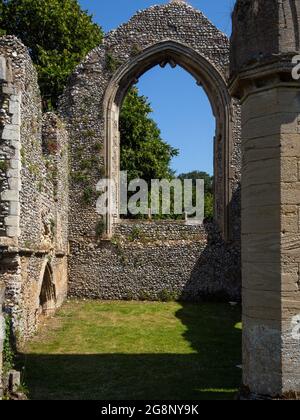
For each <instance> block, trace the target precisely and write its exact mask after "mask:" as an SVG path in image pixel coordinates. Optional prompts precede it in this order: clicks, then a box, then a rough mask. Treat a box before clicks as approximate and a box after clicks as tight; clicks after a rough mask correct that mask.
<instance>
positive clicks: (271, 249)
mask: <svg viewBox="0 0 300 420" xmlns="http://www.w3.org/2000/svg"><path fill="white" fill-rule="evenodd" d="M299 11H300V0H295V1H288V0H283V1H276V0H265V1H258V0H254V1H249V0H239V1H237V2H236V7H235V10H234V13H233V34H232V38H231V49H230V51H229V41H228V39H227V37H226V36H225V35H224V34H222V33H221V32H220V31H218V30H217V29H216V28H215V27H214V26H213V25H212V24H211V23H210V22H209V21H208V20H207V19H206V18H205V16H204V15H203V14H202V13H201V12H199V11H197V10H195V9H194V8H192V7H191V6H189V5H188V4H186V3H185V2H183V1H179V0H178V1H175V0H174V1H171V2H170V3H168V4H165V5H161V6H153V7H150V8H149V9H147V10H145V11H140V12H138V13H137V14H136V15H135V16H134V17H133V18H132V19H131V20H130V21H129V22H128V23H127V24H125V25H122V26H120V27H119V28H118V29H117V30H115V31H112V32H110V33H109V34H108V35H107V36H106V37H105V39H104V42H103V44H101V45H100V46H99V47H98V48H96V49H95V50H93V51H91V53H90V54H89V55H88V56H87V57H86V59H85V60H84V61H83V62H82V63H81V64H80V65H79V66H78V67H77V69H76V70H75V72H74V74H73V75H72V76H71V77H70V79H69V83H68V86H67V88H66V90H65V93H64V95H63V96H62V98H61V100H60V109H59V114H60V116H58V115H55V114H52V113H48V114H45V115H42V108H41V98H40V92H39V89H38V85H37V76H36V72H35V69H34V66H33V64H32V62H31V59H30V57H29V54H28V51H27V49H26V48H25V47H24V46H23V45H22V44H21V43H20V41H18V40H17V39H16V38H14V37H10V36H8V37H2V38H0V285H2V284H3V285H4V289H5V297H4V308H5V312H6V314H7V315H8V316H10V318H11V323H12V328H13V332H14V335H15V338H16V339H17V344H20V343H22V342H23V341H24V340H26V339H28V338H29V337H31V336H32V334H34V332H35V331H36V328H37V326H38V323H39V322H40V319H41V317H42V315H43V309H44V308H43V305H41V298H40V296H41V295H42V296H45V289H44V287H45V284H46V286H47V289H46V290H50V291H51V305H52V306H51V308H50V309H51V311H52V310H55V309H56V308H57V307H59V306H60V305H61V304H62V302H63V301H64V299H65V297H66V296H67V292H68V290H67V289H68V287H69V296H76V297H80V298H101V299H143V300H152V299H161V300H168V299H170V298H178V297H180V298H181V299H185V300H189V301H199V300H200V301H201V300H204V299H211V298H212V299H222V300H224V299H231V300H235V299H239V296H240V289H241V282H240V270H241V259H242V271H243V336H244V339H243V359H244V361H243V383H244V387H243V393H242V394H241V395H242V398H248V399H263V398H274V397H275V398H295V397H297V395H298V396H299V393H300V346H299V343H300V337H299V335H300V334H299V322H300V280H299V272H300V247H299V242H300V228H299V221H300V195H299V186H300V146H299V144H300V138H299V135H300V134H299V133H300V130H299V120H300V119H299V114H300V106H299V93H300V92H299V90H300V85H299V83H296V82H295V81H293V80H292V79H291V68H292V64H291V57H292V55H293V54H294V53H295V52H297V53H299V50H300V34H299V24H300V17H299ZM167 64H170V65H171V66H172V67H174V66H175V65H180V66H182V67H183V68H185V69H186V70H187V71H189V72H190V73H191V75H192V76H193V77H194V78H195V83H197V85H200V86H203V88H204V89H205V91H206V93H207V95H208V97H209V99H210V101H211V104H212V108H213V112H214V115H215V117H216V135H215V139H214V167H215V173H214V179H215V191H214V196H215V220H214V222H213V223H204V225H202V226H199V225H198V226H196V225H194V226H191V225H188V224H186V223H184V222H161V223H155V222H132V221H122V220H120V218H119V215H118V214H115V215H113V217H107V218H106V219H102V218H100V217H99V216H98V215H97V213H96V210H95V208H96V200H97V195H96V191H95V190H96V184H97V183H98V181H99V179H101V178H105V177H110V178H112V179H114V180H116V181H118V177H119V170H120V168H119V166H120V159H119V156H120V134H119V128H118V127H119V121H118V120H119V111H120V107H121V105H122V100H123V99H124V96H125V94H126V92H127V91H128V88H130V86H132V85H133V84H135V83H136V81H137V80H138V78H139V77H140V76H141V75H142V74H143V73H145V72H146V71H147V70H149V69H150V68H151V67H153V66H155V65H161V66H162V67H164V66H165V65H167ZM184 106H188V104H184ZM199 112H200V110H199ZM241 130H242V136H241ZM241 138H242V141H241ZM241 161H243V162H241ZM241 166H242V168H241ZM69 171H70V177H69ZM241 172H242V178H241ZM241 179H242V182H241ZM241 183H242V187H241ZM241 188H242V206H241V203H240V189H241ZM91 191H94V192H95V194H94V196H93V197H92V202H91V203H87V202H86V201H84V200H83V198H84V196H85V195H86V194H85V193H86V192H88V193H89V195H93V194H90V193H91ZM118 203H119V197H118V195H117V197H116V202H115V204H118ZM241 207H242V255H241V251H240V236H241V230H240V210H241ZM116 213H118V212H116ZM102 230H104V232H103V234H101V233H102ZM68 278H69V283H68ZM1 303H2V302H1V293H0V308H1ZM44 303H46V304H47V302H43V304H44ZM47 308H48V307H47V305H46V309H47ZM0 316H1V311H0ZM0 336H1V329H0ZM0 373H1V342H0ZM0 378H1V374H0ZM0 386H1V385H0Z"/></svg>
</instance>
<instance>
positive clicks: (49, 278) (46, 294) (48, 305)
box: [39, 264, 56, 316]
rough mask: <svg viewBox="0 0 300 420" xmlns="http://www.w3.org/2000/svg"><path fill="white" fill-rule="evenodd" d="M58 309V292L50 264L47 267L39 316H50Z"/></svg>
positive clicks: (40, 298)
mask: <svg viewBox="0 0 300 420" xmlns="http://www.w3.org/2000/svg"><path fill="white" fill-rule="evenodd" d="M55 309H56V290H55V284H54V279H53V272H52V268H51V266H50V264H47V265H46V268H45V271H44V276H43V281H42V287H41V292H40V296H39V314H40V315H43V316H49V315H52V314H53V313H54V311H55Z"/></svg>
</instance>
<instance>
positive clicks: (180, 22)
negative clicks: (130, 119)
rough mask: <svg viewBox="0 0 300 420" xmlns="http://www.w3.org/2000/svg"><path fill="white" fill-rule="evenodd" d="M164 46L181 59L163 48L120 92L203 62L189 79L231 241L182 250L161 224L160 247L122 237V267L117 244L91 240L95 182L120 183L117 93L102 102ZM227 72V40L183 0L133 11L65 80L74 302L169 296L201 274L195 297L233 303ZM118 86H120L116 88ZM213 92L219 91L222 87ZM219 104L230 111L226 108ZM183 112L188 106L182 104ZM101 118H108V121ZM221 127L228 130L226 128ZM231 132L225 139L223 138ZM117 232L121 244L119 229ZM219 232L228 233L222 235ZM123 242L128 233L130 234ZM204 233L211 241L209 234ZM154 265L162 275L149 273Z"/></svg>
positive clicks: (236, 206) (235, 185) (232, 116)
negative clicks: (209, 120)
mask: <svg viewBox="0 0 300 420" xmlns="http://www.w3.org/2000/svg"><path fill="white" fill-rule="evenodd" d="M168 42H169V43H170V45H171V47H170V48H172V45H175V46H177V47H178V49H180V48H181V49H182V51H183V53H182V54H181V53H180V52H178V53H174V54H173V57H172V59H171V58H170V56H169V55H168V54H170V51H169V50H167V51H165V52H164V51H162V52H161V54H160V53H159V58H157V59H155V60H156V61H155V62H153V61H151V58H149V61H148V62H147V63H146V64H145V66H146V67H147V68H145V66H144V67H143V69H142V70H141V69H139V71H138V72H137V73H135V74H132V75H130V76H128V79H126V77H124V78H125V79H126V80H124V81H123V82H124V83H123V84H124V86H123V88H124V90H126V86H127V88H128V87H130V85H132V84H134V83H135V82H136V80H135V78H136V77H139V76H140V75H141V74H142V73H143V72H144V71H146V70H147V69H149V68H151V67H152V66H154V65H156V64H161V65H164V64H166V61H167V62H168V61H170V62H171V64H176V63H177V64H178V63H179V64H180V65H181V64H182V65H183V67H184V68H186V69H189V67H193V65H192V64H191V62H192V60H193V55H196V56H197V57H198V58H199V61H201V60H202V62H203V63H204V64H203V66H206V68H205V70H204V67H203V68H201V66H200V65H199V67H198V68H197V69H196V70H195V69H194V70H195V71H194V72H193V71H191V72H192V73H193V76H194V77H195V89H196V88H197V87H196V82H198V84H200V83H202V82H203V83H204V85H205V88H206V90H207V92H208V94H209V95H210V99H211V101H212V106H213V108H214V112H215V114H216V119H217V132H216V138H215V186H216V190H215V191H216V194H215V198H216V212H215V213H216V221H222V220H223V219H224V218H225V213H226V212H229V213H230V214H229V221H228V224H227V226H226V227H227V228H228V230H230V234H229V235H227V240H228V238H230V241H232V242H234V244H228V246H227V245H226V244H225V241H222V245H218V246H215V247H214V245H213V244H215V243H218V241H219V238H220V236H219V234H218V233H215V235H216V236H215V237H214V238H212V239H211V240H210V241H209V242H207V235H206V234H205V233H204V232H202V233H201V235H200V236H201V240H199V239H197V240H196V241H193V240H191V242H189V241H187V242H186V243H185V242H183V244H182V245H179V244H180V243H181V240H182V237H181V234H182V226H180V227H179V225H174V224H172V223H170V228H167V227H166V226H167V224H165V225H164V229H162V227H160V229H162V232H161V233H162V238H164V239H165V245H163V244H161V245H160V246H157V245H156V237H155V236H154V239H153V243H154V244H155V245H153V244H151V243H150V244H144V246H142V247H141V248H140V249H139V247H136V245H135V244H134V243H130V241H128V240H126V239H125V238H124V242H126V243H127V242H128V244H127V245H125V244H124V248H125V251H124V252H125V254H126V258H128V260H129V265H127V266H124V265H123V263H122V262H121V260H120V258H119V257H118V255H117V252H116V250H115V247H114V246H112V245H111V244H110V243H109V242H105V241H104V242H101V240H99V234H98V233H97V231H98V227H99V224H101V219H100V218H99V216H98V215H97V213H96V200H97V194H96V191H95V189H96V184H97V183H98V181H99V180H100V179H101V178H103V177H105V176H110V175H112V177H114V178H118V170H119V147H120V145H119V135H118V134H119V133H118V115H117V114H118V110H116V112H115V113H114V111H113V109H116V108H117V105H116V102H118V101H120V98H118V94H117V95H116V98H115V103H113V104H108V103H104V102H105V97H106V96H107V91H108V90H109V87H111V84H114V82H113V80H114V77H115V75H116V73H117V72H118V71H121V70H120V69H121V68H124V67H126V66H129V67H130V64H131V63H132V62H133V61H134V60H136V61H137V62H138V61H139V57H141V55H143V54H144V53H146V52H147V51H148V50H149V49H151V48H152V47H153V48H155V46H158V49H159V45H160V44H163V43H166V44H168ZM168 45H169V44H168ZM167 48H169V47H167ZM184 54H185V57H184V59H183V55H184ZM174 55H175V56H174ZM122 66H123V67H122ZM137 66H138V64H137ZM228 66H229V42H228V39H227V37H226V36H225V35H224V34H222V33H221V32H220V31H219V30H218V29H216V28H215V27H214V26H213V25H212V24H211V22H209V21H208V19H207V18H206V17H205V16H204V15H203V14H202V13H201V12H200V11H198V10H195V9H194V8H192V7H191V6H189V5H187V4H186V3H176V2H172V3H169V4H166V5H162V6H153V7H150V8H149V9H147V10H145V11H141V12H138V13H137V14H136V15H135V16H134V17H133V18H132V19H131V20H130V21H129V22H128V23H127V24H125V25H122V26H120V27H119V28H118V29H117V30H115V31H112V32H111V33H109V34H108V35H107V36H106V37H105V39H104V42H103V45H100V46H99V47H98V48H96V49H95V50H93V51H92V52H91V53H90V54H89V55H88V56H87V58H86V59H85V60H84V62H83V63H82V64H80V65H79V66H78V68H77V69H76V71H75V72H74V74H73V75H72V77H71V78H70V81H69V84H68V87H67V89H66V92H65V94H64V95H63V97H62V98H61V104H60V110H61V114H62V116H63V118H64V120H65V121H66V123H67V127H68V132H69V135H70V167H71V174H70V175H71V179H70V225H69V226H70V229H69V237H70V247H71V248H70V253H71V255H70V260H69V269H70V292H71V294H72V295H77V296H81V297H84V296H86V297H98V298H99V297H100V298H108V297H112V298H118V297H122V296H125V295H126V290H127V289H128V290H129V292H130V293H131V294H133V295H134V296H135V297H137V296H138V295H139V293H140V292H141V290H142V289H147V291H148V292H149V293H153V294H154V295H157V294H158V293H159V291H161V290H162V289H164V288H169V290H170V291H172V290H173V289H176V290H179V291H180V293H181V292H182V291H183V289H184V288H185V286H184V284H186V285H188V284H189V281H190V276H191V273H192V272H194V278H195V277H197V275H196V273H200V274H199V278H198V281H197V282H196V281H194V286H193V288H194V290H193V293H192V294H199V295H204V294H205V292H204V291H205V290H207V293H208V294H210V291H214V292H216V293H220V294H221V293H224V291H225V294H226V293H227V295H230V296H231V295H235V296H236V295H238V288H239V287H238V285H237V284H238V281H237V278H238V277H239V273H240V268H239V265H238V263H236V264H234V270H232V265H231V263H229V261H230V252H231V251H232V250H233V249H234V251H232V252H233V256H232V258H233V260H235V261H237V260H239V257H237V258H235V254H239V239H240V200H239V194H240V192H239V183H240V158H241V156H240V120H239V103H238V101H235V102H232V103H231V100H230V96H229V95H226V81H227V77H228V73H229V72H228ZM208 68H209V70H207V69H208ZM205 72H206V73H209V75H208V76H207V79H209V76H211V79H210V80H206V79H205V78H204V79H205V80H202V79H201V76H202V75H203V74H204V73H205ZM139 73H140V74H139ZM196 74H197V76H196ZM198 76H199V79H198ZM213 77H215V79H213ZM115 84H116V85H118V81H116V82H115ZM220 85H222V86H224V87H223V90H222V88H220ZM224 91H225V92H224ZM225 97H226V98H225ZM226 100H227V101H228V104H227V105H228V106H227V108H226V109H225V106H226V105H224V102H226ZM222 101H223V102H222ZM183 106H188V104H184V105H183ZM199 112H201V110H199ZM226 112H227V119H226V115H225V114H226ZM107 113H110V115H109V117H107ZM106 117H107V118H106ZM227 121H228V125H226V124H227ZM108 125H111V126H112V129H113V134H112V135H111V137H112V144H108V143H107V138H106V134H107V132H108ZM224 132H226V134H224ZM229 132H230V133H231V134H230V135H229V137H230V138H228V134H227V133H229ZM226 135H227V138H226ZM200 169H201V168H200ZM227 181H228V189H229V191H226V187H225V185H226V183H227ZM225 196H226V199H227V197H228V200H229V201H228V202H227V201H226V199H225ZM229 225H230V228H229ZM151 226H152V225H151ZM153 226H154V224H153ZM143 228H144V229H146V228H145V227H143ZM120 229H124V226H123V225H122V226H119V225H118V220H117V223H116V225H115V226H114V227H113V229H112V230H113V232H112V235H113V237H115V236H116V235H118V232H119V231H120ZM147 229H152V227H150V225H147ZM154 229H155V228H154ZM190 229H191V228H189V227H184V230H185V235H186V236H188V235H189V234H191V230H190ZM166 231H168V232H169V233H170V232H171V231H172V236H171V237H168V235H167V234H166ZM200 231H201V229H200ZM217 231H218V228H217V226H215V228H214V229H213V232H217ZM123 234H124V236H125V237H126V234H125V232H124V231H123ZM223 234H225V236H226V234H227V232H226V233H225V232H223ZM128 235H129V236H130V233H128ZM211 236H214V235H213V234H211ZM159 241H161V242H162V239H161V238H160V239H159ZM230 241H229V242H230ZM122 246H123V245H122ZM209 248H211V249H209ZM147 253H149V254H150V255H151V259H148V258H147ZM214 253H218V256H217V257H215V256H213V257H212V255H213V254H214ZM130 254H131V255H132V260H134V259H135V258H137V259H139V258H140V257H135V255H136V256H137V255H138V254H143V255H142V256H141V258H140V259H141V263H140V266H139V268H136V267H134V265H133V264H132V263H130ZM224 255H226V258H225V261H224V263H223V264H221V265H220V264H219V263H218V264H217V265H216V267H215V266H214V264H215V261H216V260H218V261H221V259H222V258H223V256H224ZM147 259H148V262H147ZM160 260H161V261H164V264H165V269H163V264H159V261H160ZM199 261H202V262H201V263H200V262H199ZM158 264H159V267H160V272H159V273H155V271H156V269H157V267H158ZM201 264H203V270H202V268H201V267H200V268H199V265H201ZM209 265H211V270H210V272H209V274H207V271H208V270H207V267H208V266H209ZM201 270H202V271H203V273H205V274H204V275H202V274H201V273H202V271H201ZM214 270H216V272H218V273H219V274H218V275H217V280H215V279H214V276H213V271H214ZM180 272H182V275H180ZM146 279H147V280H146ZM149 279H151V281H150V280H149ZM230 279H231V280H230ZM230 281H232V285H230ZM127 283H128V286H127V285H126V284H127ZM129 285H130V286H129ZM197 288H198V290H196V289H197Z"/></svg>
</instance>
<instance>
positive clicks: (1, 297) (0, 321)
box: [0, 283, 5, 400]
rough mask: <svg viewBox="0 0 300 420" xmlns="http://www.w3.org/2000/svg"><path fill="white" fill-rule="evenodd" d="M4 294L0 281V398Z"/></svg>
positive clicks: (0, 386)
mask: <svg viewBox="0 0 300 420" xmlns="http://www.w3.org/2000/svg"><path fill="white" fill-rule="evenodd" d="M4 296H5V285H4V284H3V283H0V400H1V399H2V397H3V359H2V352H3V345H4V339H5V319H4V315H3V310H2V309H3V304H4Z"/></svg>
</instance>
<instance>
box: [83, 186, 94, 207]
mask: <svg viewBox="0 0 300 420" xmlns="http://www.w3.org/2000/svg"><path fill="white" fill-rule="evenodd" d="M94 196H95V191H94V189H93V188H92V187H86V188H85V189H84V191H83V201H84V203H85V204H92V202H93V198H94Z"/></svg>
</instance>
